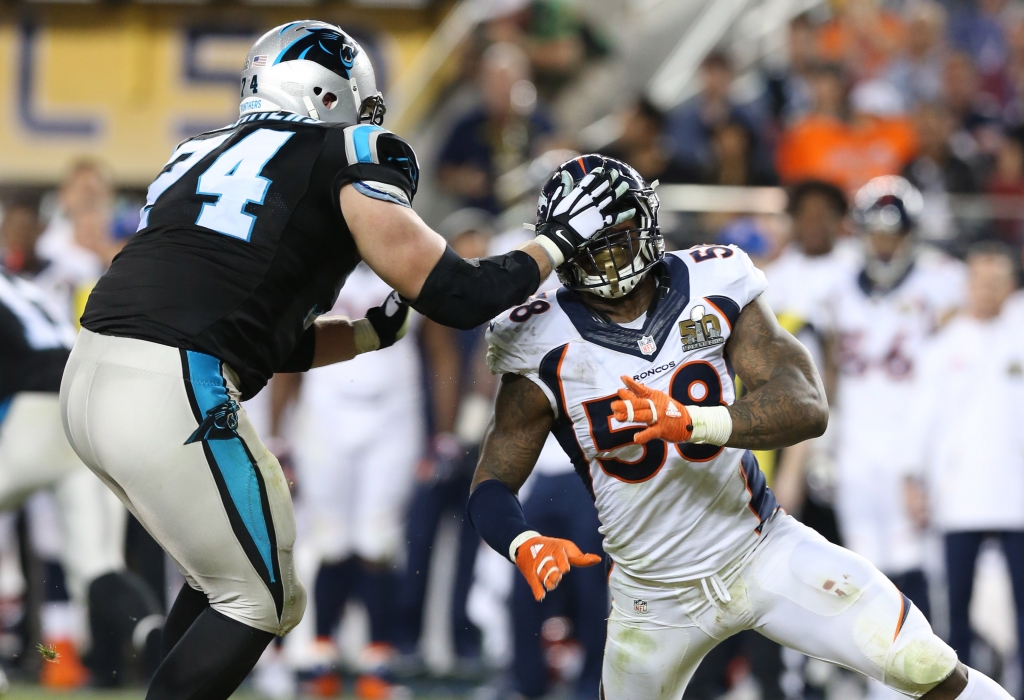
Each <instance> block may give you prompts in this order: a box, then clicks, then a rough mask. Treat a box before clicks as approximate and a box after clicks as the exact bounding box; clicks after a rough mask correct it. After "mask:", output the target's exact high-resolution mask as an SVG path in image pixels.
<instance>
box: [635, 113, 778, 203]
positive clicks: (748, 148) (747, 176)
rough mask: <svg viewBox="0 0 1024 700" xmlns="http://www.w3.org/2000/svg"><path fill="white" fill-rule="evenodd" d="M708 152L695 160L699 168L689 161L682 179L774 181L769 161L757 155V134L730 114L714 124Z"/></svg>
mask: <svg viewBox="0 0 1024 700" xmlns="http://www.w3.org/2000/svg"><path fill="white" fill-rule="evenodd" d="M710 155H711V158H710V160H708V161H707V162H705V163H701V164H699V169H697V165H698V164H690V167H689V168H686V170H685V172H684V173H683V176H684V179H683V181H684V182H691V183H701V184H706V185H733V186H737V187H745V186H762V187H763V186H771V185H774V184H776V183H777V182H778V177H777V176H776V175H775V170H774V169H773V168H772V167H771V164H770V162H766V161H765V160H764V159H762V158H760V157H759V155H760V154H759V149H758V148H757V135H756V134H754V132H753V131H751V130H750V127H749V126H748V124H747V122H746V121H744V120H741V119H738V118H736V117H730V118H729V119H728V120H727V121H725V122H723V123H721V124H718V125H717V126H715V127H714V129H713V130H712V132H711V154H710ZM627 162H628V161H627Z"/></svg>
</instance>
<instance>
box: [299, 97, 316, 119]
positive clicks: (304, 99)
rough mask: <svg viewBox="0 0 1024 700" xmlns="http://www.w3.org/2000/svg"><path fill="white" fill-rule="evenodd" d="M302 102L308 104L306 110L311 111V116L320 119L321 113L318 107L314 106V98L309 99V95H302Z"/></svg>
mask: <svg viewBox="0 0 1024 700" xmlns="http://www.w3.org/2000/svg"><path fill="white" fill-rule="evenodd" d="M302 104H304V105H306V111H307V112H309V116H311V117H312V118H313V119H316V120H317V121H320V113H319V112H317V111H316V107H314V106H313V100H311V99H309V95H303V96H302Z"/></svg>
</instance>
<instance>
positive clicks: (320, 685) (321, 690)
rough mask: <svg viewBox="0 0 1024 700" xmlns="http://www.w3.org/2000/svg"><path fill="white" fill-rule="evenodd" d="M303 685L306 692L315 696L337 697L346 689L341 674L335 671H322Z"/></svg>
mask: <svg viewBox="0 0 1024 700" xmlns="http://www.w3.org/2000/svg"><path fill="white" fill-rule="evenodd" d="M303 686H304V689H305V691H306V693H307V694H309V695H311V696H313V697H314V698H336V697H338V696H339V695H341V693H342V691H343V690H344V689H345V686H344V683H342V681H341V676H339V675H338V674H337V673H334V672H333V671H331V672H328V673H322V674H320V675H319V676H317V677H316V678H313V679H310V680H309V681H306V682H305V683H303Z"/></svg>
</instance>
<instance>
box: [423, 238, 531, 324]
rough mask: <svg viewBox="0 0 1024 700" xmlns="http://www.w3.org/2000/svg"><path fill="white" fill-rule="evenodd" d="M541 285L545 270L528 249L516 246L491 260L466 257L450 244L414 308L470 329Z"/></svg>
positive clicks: (438, 319) (524, 298)
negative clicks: (460, 254)
mask: <svg viewBox="0 0 1024 700" xmlns="http://www.w3.org/2000/svg"><path fill="white" fill-rule="evenodd" d="M539 286H540V268H539V267H537V262H536V261H535V260H534V259H533V258H532V257H530V255H529V253H524V252H523V251H521V250H513V251H512V252H511V253H506V254H505V255H498V256H495V257H492V258H480V259H474V260H463V259H462V258H460V257H459V256H458V254H457V253H456V252H455V251H454V250H452V249H451V246H449V247H448V248H446V249H445V251H444V254H443V255H442V256H441V259H440V260H438V261H437V265H435V266H434V269H433V270H431V271H430V274H429V275H428V276H427V281H426V282H424V283H423V289H422V290H420V295H419V296H418V297H416V300H415V301H413V302H412V308H414V309H416V310H417V311H419V312H420V313H421V314H423V315H424V316H426V317H427V318H429V319H431V320H432V321H436V322H437V323H440V324H441V325H442V326H450V327H452V328H458V329H459V330H464V331H466V330H470V329H472V328H476V327H477V326H479V325H480V324H482V323H486V322H487V321H490V320H491V319H492V318H494V317H495V316H497V315H498V314H500V313H501V312H502V311H504V310H505V309H507V308H509V307H510V306H515V305H516V304H522V303H523V302H524V301H526V298H527V297H529V296H530V295H531V294H533V293H534V292H536V291H537V287H539Z"/></svg>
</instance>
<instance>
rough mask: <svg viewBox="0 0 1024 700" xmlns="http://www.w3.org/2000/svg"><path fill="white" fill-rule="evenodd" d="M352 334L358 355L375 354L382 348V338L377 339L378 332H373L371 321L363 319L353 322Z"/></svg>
mask: <svg viewBox="0 0 1024 700" xmlns="http://www.w3.org/2000/svg"><path fill="white" fill-rule="evenodd" d="M352 333H353V334H354V337H353V342H354V344H355V346H356V354H357V355H362V354H363V353H364V352H373V351H374V350H377V349H379V348H380V338H379V337H377V331H375V330H373V324H372V323H370V321H369V319H365V318H361V319H359V320H358V321H353V322H352Z"/></svg>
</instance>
